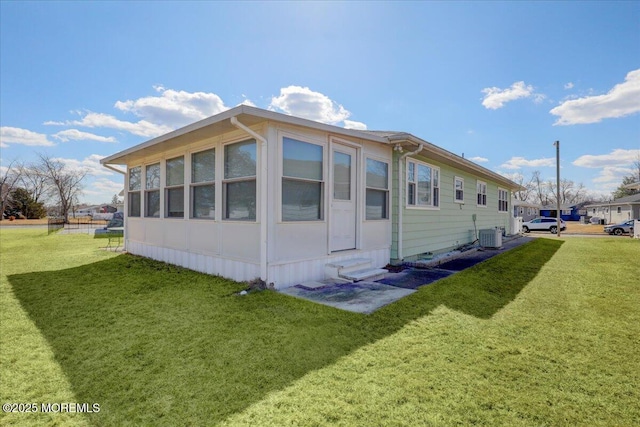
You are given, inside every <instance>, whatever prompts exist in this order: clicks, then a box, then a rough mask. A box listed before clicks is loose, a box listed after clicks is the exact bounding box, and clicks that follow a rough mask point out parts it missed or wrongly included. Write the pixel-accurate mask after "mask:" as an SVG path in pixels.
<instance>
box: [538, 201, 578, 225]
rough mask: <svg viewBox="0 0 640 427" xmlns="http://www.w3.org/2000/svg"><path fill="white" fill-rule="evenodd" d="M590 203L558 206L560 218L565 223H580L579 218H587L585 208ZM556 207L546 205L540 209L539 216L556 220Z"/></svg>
mask: <svg viewBox="0 0 640 427" xmlns="http://www.w3.org/2000/svg"><path fill="white" fill-rule="evenodd" d="M589 203H591V202H583V203H578V204H572V205H569V204H565V205H561V206H560V210H561V211H560V218H561V219H563V220H565V221H580V217H583V216H587V215H588V212H587V210H586V208H585V206H586V205H588V204H589ZM557 212H558V210H557V206H555V205H547V206H542V207H541V208H540V216H545V217H549V218H556V215H557Z"/></svg>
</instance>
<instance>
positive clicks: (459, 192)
mask: <svg viewBox="0 0 640 427" xmlns="http://www.w3.org/2000/svg"><path fill="white" fill-rule="evenodd" d="M453 188H454V195H453V201H454V202H456V203H464V179H463V178H459V177H457V176H456V177H455V178H454V179H453Z"/></svg>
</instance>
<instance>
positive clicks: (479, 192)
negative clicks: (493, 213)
mask: <svg viewBox="0 0 640 427" xmlns="http://www.w3.org/2000/svg"><path fill="white" fill-rule="evenodd" d="M476 205H477V206H478V207H479V208H486V207H487V183H486V182H484V181H480V180H477V181H476Z"/></svg>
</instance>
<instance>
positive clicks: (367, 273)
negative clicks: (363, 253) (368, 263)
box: [339, 268, 388, 282]
mask: <svg viewBox="0 0 640 427" xmlns="http://www.w3.org/2000/svg"><path fill="white" fill-rule="evenodd" d="M387 273H388V271H387V270H385V269H384V268H365V269H362V270H356V271H351V272H348V273H342V272H341V273H340V274H339V275H340V277H341V278H343V279H347V280H352V281H354V282H360V281H362V280H367V281H371V282H375V281H376V280H380V279H383V278H384V275H385V274H387Z"/></svg>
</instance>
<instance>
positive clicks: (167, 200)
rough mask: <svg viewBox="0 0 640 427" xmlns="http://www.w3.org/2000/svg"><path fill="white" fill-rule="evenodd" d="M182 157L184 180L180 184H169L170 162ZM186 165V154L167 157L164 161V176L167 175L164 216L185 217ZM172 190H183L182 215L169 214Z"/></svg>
mask: <svg viewBox="0 0 640 427" xmlns="http://www.w3.org/2000/svg"><path fill="white" fill-rule="evenodd" d="M180 158H182V182H181V183H179V184H174V185H169V182H168V181H169V173H168V170H167V168H168V167H169V166H168V165H169V163H170V162H172V161H173V160H178V159H180ZM185 166H186V163H185V159H184V155H181V156H176V157H172V158H170V159H167V160H166V161H165V162H164V176H165V186H164V217H165V218H175V219H182V218H184V168H185ZM170 190H181V191H182V215H179V216H170V215H169V207H170V206H169V205H170V204H171V200H170V197H169V193H170Z"/></svg>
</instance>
